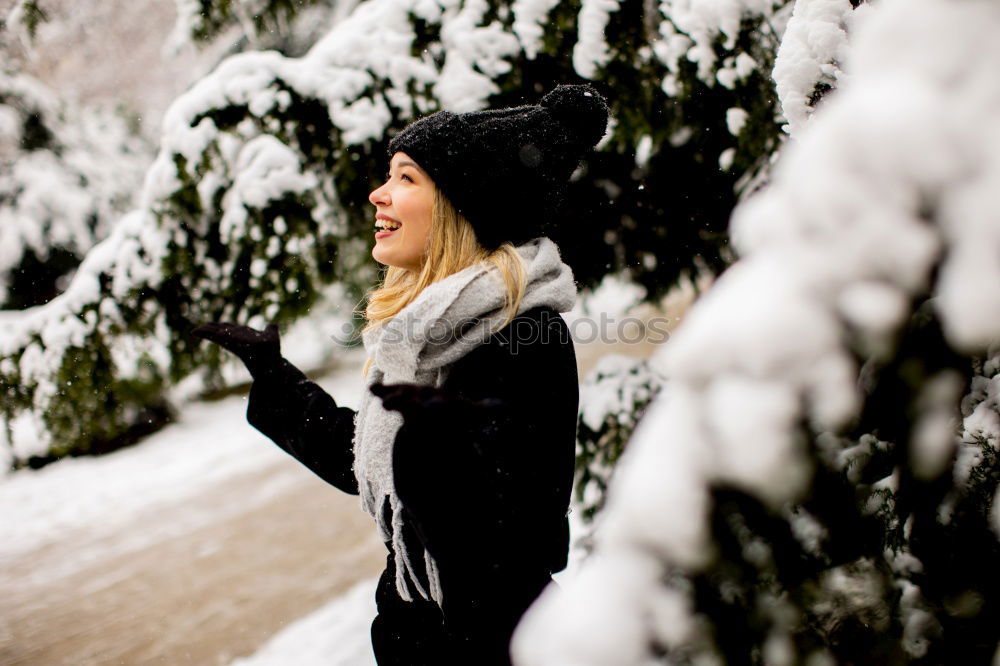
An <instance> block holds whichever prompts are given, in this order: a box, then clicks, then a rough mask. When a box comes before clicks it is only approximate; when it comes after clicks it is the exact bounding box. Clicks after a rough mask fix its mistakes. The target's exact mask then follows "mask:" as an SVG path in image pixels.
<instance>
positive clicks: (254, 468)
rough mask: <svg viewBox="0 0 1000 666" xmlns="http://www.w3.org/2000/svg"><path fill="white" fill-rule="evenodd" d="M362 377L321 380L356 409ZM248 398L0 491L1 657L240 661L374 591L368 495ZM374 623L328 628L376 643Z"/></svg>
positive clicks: (352, 364) (355, 363)
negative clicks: (307, 452)
mask: <svg viewBox="0 0 1000 666" xmlns="http://www.w3.org/2000/svg"><path fill="white" fill-rule="evenodd" d="M359 369H360V356H358V355H350V356H349V358H348V361H347V362H346V364H345V366H344V369H343V371H342V372H338V373H335V374H334V375H331V376H330V377H328V378H325V379H323V380H321V381H320V383H321V384H322V385H323V386H324V387H325V388H327V390H329V391H330V392H331V394H332V395H334V396H336V397H337V398H338V400H339V401H340V402H342V404H346V405H350V406H353V405H355V404H356V400H357V397H358V395H360V389H361V378H360V373H359ZM245 405H246V403H245V398H244V397H242V396H234V397H231V398H227V399H225V400H222V401H219V402H216V403H196V404H192V405H189V406H188V407H187V408H186V409H185V411H184V413H183V414H182V415H181V417H180V420H179V421H178V422H177V423H175V424H173V425H171V426H169V427H167V428H165V429H164V430H163V431H161V432H160V433H157V434H156V435H154V436H152V437H150V438H149V439H148V440H147V441H145V442H144V443H143V444H142V445H141V446H137V447H134V448H131V449H126V450H123V451H119V452H117V453H115V454H112V455H109V456H104V457H101V458H92V459H91V458H81V459H71V460H65V461H61V462H59V463H56V464H53V465H50V466H48V467H46V468H44V469H42V470H39V471H37V472H19V473H17V474H14V475H13V476H12V477H9V478H7V479H4V480H3V481H2V482H0V513H2V515H3V520H2V522H0V664H5V665H6V664H12V665H13V664H47V665H48V664H74V665H79V664H107V663H115V664H117V663H127V664H145V663H154V662H155V663H178V662H182V661H183V662H188V663H197V664H227V663H229V662H231V661H232V660H233V659H235V658H237V657H240V656H246V655H250V654H253V653H254V652H256V651H257V649H258V648H259V647H260V646H261V645H262V644H264V643H265V642H266V641H267V639H268V638H270V637H271V636H272V635H274V634H275V633H276V632H278V631H280V630H281V629H282V628H284V626H285V625H287V624H289V623H291V622H293V621H295V620H297V619H299V618H302V617H304V616H306V615H309V614H310V613H312V612H313V611H315V610H316V609H317V608H320V607H321V606H323V605H324V604H327V603H328V602H329V601H330V600H331V599H334V598H336V597H339V596H341V595H343V594H345V593H347V592H349V591H351V590H355V592H354V594H355V595H358V594H359V593H358V592H357V591H356V590H357V589H358V588H357V587H356V586H357V585H358V584H359V583H362V584H366V582H367V584H370V581H371V578H372V577H373V576H374V575H376V574H377V573H378V571H380V570H381V567H382V564H383V562H384V552H385V551H384V547H383V546H382V544H381V543H379V542H378V540H377V538H376V537H375V532H374V530H373V529H372V525H371V521H370V518H369V517H368V516H367V515H365V514H364V513H363V512H362V511H361V510H360V508H359V506H358V502H357V499H356V498H354V497H350V496H346V495H344V494H342V493H340V492H339V491H337V490H336V489H334V488H332V487H330V486H328V485H327V484H326V483H324V482H323V481H321V480H320V479H318V478H317V477H315V476H314V475H312V473H311V472H309V471H308V470H306V469H305V468H303V467H302V466H301V465H299V464H298V463H297V462H296V461H294V460H293V459H292V458H290V457H289V456H287V455H286V454H285V453H284V452H282V451H280V450H279V449H277V447H275V446H274V445H273V444H271V443H270V442H269V441H268V440H267V439H266V438H264V437H263V436H262V435H260V434H259V433H257V431H255V430H254V429H253V428H251V427H250V426H248V425H247V423H246V420H245ZM348 598H350V597H348ZM360 608H361V609H362V610H365V607H364V606H360ZM373 612H374V611H373V610H371V611H370V614H373ZM355 614H356V613H355ZM370 614H369V617H366V618H354V617H351V618H350V619H351V622H350V623H348V624H347V625H346V626H345V627H335V626H334V627H329V630H330V632H331V633H332V634H336V633H337V632H338V631H339V632H340V633H341V634H342V633H343V632H344V631H348V632H349V633H351V634H357V633H360V634H362V635H360V636H357V637H350V636H343V639H345V640H346V639H348V638H353V639H354V642H355V643H356V644H358V645H362V646H363V645H366V644H367V642H368V636H367V622H368V621H369V619H370ZM323 617H327V618H330V619H329V621H331V622H337V621H345V615H344V614H343V613H341V615H340V616H338V615H337V614H336V612H333V614H331V613H330V612H328V613H326V614H325V615H324V614H321V615H317V616H316V618H323ZM338 617H339V618H340V620H338ZM313 620H314V621H316V619H315V618H313ZM320 633H321V632H320ZM254 663H258V664H259V663H265V662H263V661H255V662H254Z"/></svg>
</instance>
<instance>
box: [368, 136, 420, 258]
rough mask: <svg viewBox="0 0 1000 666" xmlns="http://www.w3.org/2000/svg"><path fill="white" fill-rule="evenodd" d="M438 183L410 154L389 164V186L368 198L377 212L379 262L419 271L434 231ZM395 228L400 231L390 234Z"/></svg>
mask: <svg viewBox="0 0 1000 666" xmlns="http://www.w3.org/2000/svg"><path fill="white" fill-rule="evenodd" d="M434 189H435V186H434V181H432V180H431V179H430V176H428V175H427V173H426V172H425V171H424V170H423V169H421V168H420V167H419V166H417V164H416V162H414V161H413V160H412V159H411V158H410V157H409V156H408V155H407V154H406V153H404V152H398V153H396V154H395V155H393V156H392V160H390V162H389V175H388V177H387V178H386V181H385V183H384V184H383V185H382V186H381V187H379V188H377V189H375V190H373V191H372V193H371V194H369V195H368V200H369V201H371V202H372V203H373V204H374V205H375V208H376V213H375V227H376V229H375V247H374V248H373V249H372V256H373V257H374V258H375V261H377V262H379V263H380V264H386V265H388V266H396V267H398V268H405V269H406V270H410V271H419V270H420V267H421V265H422V264H423V257H424V250H425V249H426V248H427V238H428V236H429V235H430V230H431V208H432V207H433V205H434ZM392 227H398V228H397V229H396V230H395V231H390V229H391V228H392Z"/></svg>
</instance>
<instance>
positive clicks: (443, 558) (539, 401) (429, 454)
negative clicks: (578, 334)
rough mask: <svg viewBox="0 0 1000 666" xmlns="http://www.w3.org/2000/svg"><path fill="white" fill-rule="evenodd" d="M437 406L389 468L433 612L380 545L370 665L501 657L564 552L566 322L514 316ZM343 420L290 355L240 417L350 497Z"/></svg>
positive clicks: (541, 311) (573, 382)
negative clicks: (434, 588) (434, 581)
mask: <svg viewBox="0 0 1000 666" xmlns="http://www.w3.org/2000/svg"><path fill="white" fill-rule="evenodd" d="M434 405H435V406H434V408H433V409H426V410H422V411H418V412H417V414H420V415H422V416H418V415H411V416H406V417H405V418H404V423H403V426H402V427H401V428H400V430H399V432H398V433H397V436H396V441H395V445H394V455H393V474H394V477H395V483H396V491H397V493H398V495H399V498H400V501H401V503H402V505H403V507H404V511H405V512H406V516H405V523H406V529H412V530H413V533H414V535H416V536H417V537H418V538H419V539H420V540H421V541H422V542H423V544H424V546H425V547H426V548H427V550H428V551H429V552H430V553H431V554H432V555H433V556H434V558H435V560H436V561H437V563H438V568H439V571H440V579H441V587H442V592H443V603H442V608H438V606H437V605H436V604H434V603H432V602H428V601H424V600H422V599H421V598H420V597H419V596H416V595H414V598H415V599H417V600H416V601H413V602H406V601H403V600H402V599H401V598H400V597H399V595H398V593H397V591H396V587H395V565H394V562H393V556H392V551H391V549H390V552H389V555H388V557H387V562H386V570H385V571H384V572H383V574H382V578H381V580H380V582H379V586H378V591H377V593H376V598H377V602H378V611H379V614H378V617H376V619H375V621H374V623H373V624H372V643H373V647H374V649H375V655H376V658H377V660H378V663H379V664H380V665H385V664H400V665H402V664H405V665H406V666H421V665H423V664H427V665H430V664H435V665H439V664H476V665H479V664H483V665H492V664H508V663H509V656H508V644H509V640H510V636H511V633H512V632H513V630H514V627H515V625H516V624H517V621H518V620H519V619H520V617H521V615H522V614H523V613H524V611H525V610H526V609H527V607H528V606H529V605H530V604H531V602H532V601H534V599H535V598H536V597H537V596H538V594H539V593H540V592H541V591H542V588H543V587H545V585H547V584H548V583H549V582H550V581H551V574H553V573H555V572H557V571H560V570H562V569H563V568H564V567H565V566H566V556H567V552H568V549H569V526H568V520H567V512H568V508H569V500H570V491H571V488H572V482H573V470H574V455H575V442H576V422H577V410H578V405H579V383H578V377H577V369H576V356H575V352H574V349H573V342H572V340H571V338H570V334H569V329H568V327H567V325H566V323H565V321H564V320H563V319H562V317H560V316H559V314H558V313H557V312H555V311H554V310H553V309H552V308H549V307H538V308H533V309H531V310H528V311H526V312H524V313H522V314H521V315H519V316H518V317H516V318H515V319H514V320H512V321H511V322H510V324H508V325H507V326H506V327H505V328H503V329H502V330H500V331H498V332H497V333H495V334H493V335H492V336H491V337H490V338H489V340H488V341H486V342H485V343H484V344H482V345H481V346H479V347H477V348H476V349H475V350H473V351H472V352H470V353H469V354H468V355H466V356H465V357H463V358H462V359H460V360H459V361H457V362H456V363H455V364H454V365H453V366H452V368H451V371H450V372H449V374H448V376H447V379H446V381H445V383H444V384H443V385H442V387H441V388H440V389H439V390H438V391H436V400H435V401H434ZM354 416H355V412H354V410H352V409H349V408H346V407H339V406H338V405H337V404H336V402H335V401H334V399H333V398H332V397H330V396H329V395H328V394H327V393H326V392H325V391H323V389H321V388H320V387H319V386H317V385H316V384H315V383H313V382H311V381H309V380H308V379H307V378H306V377H305V375H304V374H302V373H301V372H300V371H299V370H297V369H296V368H295V367H294V366H292V365H291V364H290V363H288V362H287V361H284V362H283V364H282V366H281V367H280V368H279V369H278V370H276V371H274V372H272V373H270V374H269V375H267V376H265V377H262V378H258V379H257V380H256V381H255V382H254V384H253V386H252V387H251V390H250V399H249V406H248V410H247V420H248V421H249V422H250V424H251V425H253V426H254V427H256V428H257V429H258V430H260V431H261V432H263V433H264V434H265V435H267V436H268V437H270V438H271V439H273V440H274V441H275V442H276V443H277V444H278V445H279V446H280V447H281V448H283V449H284V450H285V451H287V452H288V453H290V454H291V455H293V456H295V457H296V458H297V459H298V460H299V461H300V462H302V463H303V464H305V465H306V466H307V467H309V468H310V469H311V470H312V471H313V472H315V473H316V474H318V475H319V476H320V477H321V478H323V479H324V480H326V481H327V482H329V483H331V484H333V485H334V486H336V487H338V488H340V489H341V490H343V491H345V492H348V493H352V494H357V492H358V487H357V480H356V479H355V477H354V473H353V471H352V464H353V460H354V453H353V436H354ZM387 524H388V521H387ZM409 542H410V543H416V541H412V540H410V541H409Z"/></svg>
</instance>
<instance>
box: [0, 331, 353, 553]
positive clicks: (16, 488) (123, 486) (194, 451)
mask: <svg viewBox="0 0 1000 666" xmlns="http://www.w3.org/2000/svg"><path fill="white" fill-rule="evenodd" d="M362 357H363V351H362V350H361V349H360V348H358V349H354V350H351V351H350V352H345V353H344V363H345V364H344V366H343V369H342V371H340V372H339V373H337V374H335V375H333V376H331V377H329V378H325V379H324V380H322V381H321V385H322V386H323V387H324V388H325V389H326V390H327V391H328V392H330V394H331V395H335V396H337V400H338V404H342V405H344V406H348V407H356V406H357V405H358V403H359V402H360V396H361V390H362V387H363V379H362V377H361V371H360V369H361V365H362V363H363V358H362ZM246 405H247V403H246V396H245V395H242V396H233V397H229V398H226V399H224V400H220V401H218V402H214V403H203V402H192V403H189V404H187V405H184V406H183V407H182V409H181V410H180V413H179V416H178V420H177V421H176V422H175V423H173V424H171V425H169V426H167V427H166V428H164V429H163V430H161V431H160V432H157V433H155V434H153V435H150V436H149V437H148V438H147V439H146V440H144V441H143V443H142V444H141V446H133V447H129V448H126V449H121V450H119V451H116V452H114V453H111V454H108V455H104V456H99V457H90V456H85V457H79V458H65V459H63V460H60V461H58V462H55V463H52V464H50V465H46V466H45V467H43V468H42V469H39V470H29V469H24V470H19V471H17V472H13V473H10V474H7V475H6V476H5V477H2V478H0V507H3V512H4V513H5V514H6V515H10V516H16V520H4V521H2V522H0V563H2V562H3V561H4V559H5V558H9V557H14V556H16V555H18V554H21V553H24V552H27V551H30V550H33V549H35V548H38V547H40V546H43V545H45V544H46V543H51V542H53V541H57V540H59V539H60V538H61V537H62V535H63V534H64V533H65V532H66V531H68V530H72V529H80V528H87V529H89V530H91V531H96V532H97V533H104V532H113V531H115V530H116V529H118V528H119V527H121V525H124V524H127V523H129V522H131V521H133V520H134V519H135V518H136V517H137V516H140V515H145V514H147V513H150V512H155V509H156V507H157V506H159V505H161V504H163V503H166V502H177V501H178V499H180V498H183V497H188V496H192V495H195V494H197V493H198V492H200V491H203V490H204V489H206V488H209V487H211V486H213V485H215V484H217V483H219V481H220V480H222V479H225V478H229V477H231V476H234V475H236V474H240V473H244V472H247V471H251V470H255V469H260V468H262V467H264V466H267V465H268V464H271V463H273V461H275V460H276V459H280V458H283V457H286V456H287V454H286V453H285V452H283V451H281V450H280V449H279V448H278V447H276V446H275V445H274V444H273V443H271V442H270V440H268V439H267V438H266V437H264V435H262V434H260V433H259V432H258V431H257V430H255V429H254V428H252V427H250V426H249V425H247V424H246V417H245V413H246ZM273 490H279V488H275V489H273ZM267 497H268V489H266V488H264V489H261V492H260V493H259V494H255V495H254V497H240V498H234V501H236V502H237V503H240V502H242V503H244V506H245V503H246V502H248V501H254V502H256V501H260V502H262V501H264V500H266V499H267ZM211 510H213V511H220V510H224V508H222V507H211ZM193 519H194V518H193Z"/></svg>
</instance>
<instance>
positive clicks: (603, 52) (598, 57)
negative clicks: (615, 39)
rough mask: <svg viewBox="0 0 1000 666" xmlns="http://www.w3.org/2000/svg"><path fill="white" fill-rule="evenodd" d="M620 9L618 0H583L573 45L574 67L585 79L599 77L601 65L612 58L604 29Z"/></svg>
mask: <svg viewBox="0 0 1000 666" xmlns="http://www.w3.org/2000/svg"><path fill="white" fill-rule="evenodd" d="M616 11H618V0H583V2H582V3H581V5H580V14H579V16H578V18H577V27H576V30H577V41H576V44H574V45H573V69H575V70H576V73H577V74H579V75H580V76H582V77H583V78H585V79H594V78H596V77H597V74H598V71H599V70H600V68H601V67H603V66H604V65H606V64H607V63H608V61H609V60H610V59H611V52H610V50H609V49H608V43H607V41H606V40H605V38H604V29H605V28H607V26H608V21H609V20H610V18H611V14H612V12H616Z"/></svg>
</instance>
